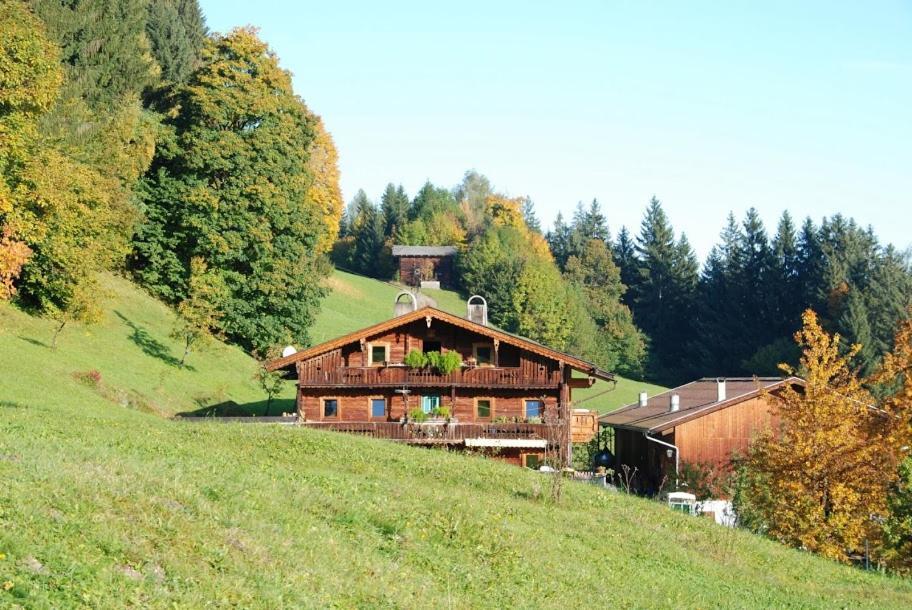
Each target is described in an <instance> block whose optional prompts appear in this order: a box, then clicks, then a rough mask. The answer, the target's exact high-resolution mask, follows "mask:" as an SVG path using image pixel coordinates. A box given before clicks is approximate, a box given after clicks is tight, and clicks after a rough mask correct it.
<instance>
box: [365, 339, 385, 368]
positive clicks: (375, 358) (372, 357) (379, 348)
mask: <svg viewBox="0 0 912 610" xmlns="http://www.w3.org/2000/svg"><path fill="white" fill-rule="evenodd" d="M367 354H368V362H367V365H368V366H380V365H382V364H383V363H384V362H389V344H388V343H371V344H370V345H369V346H368V351H367Z"/></svg>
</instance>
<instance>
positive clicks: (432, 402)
mask: <svg viewBox="0 0 912 610" xmlns="http://www.w3.org/2000/svg"><path fill="white" fill-rule="evenodd" d="M439 408H440V396H422V397H421V410H422V411H424V412H425V413H430V412H431V411H433V410H434V409H439Z"/></svg>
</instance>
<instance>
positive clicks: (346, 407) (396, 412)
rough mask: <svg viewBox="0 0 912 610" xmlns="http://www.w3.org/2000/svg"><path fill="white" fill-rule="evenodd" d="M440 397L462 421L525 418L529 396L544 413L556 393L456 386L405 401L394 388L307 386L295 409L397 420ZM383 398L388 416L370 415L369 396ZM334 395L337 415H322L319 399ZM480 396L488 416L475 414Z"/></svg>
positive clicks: (314, 415) (317, 415)
mask: <svg viewBox="0 0 912 610" xmlns="http://www.w3.org/2000/svg"><path fill="white" fill-rule="evenodd" d="M425 395H428V396H433V395H436V396H440V404H441V406H445V407H448V408H450V411H451V416H452V417H455V418H456V419H458V420H459V421H460V422H463V423H471V422H493V421H494V420H495V419H497V418H501V417H507V418H518V419H520V420H521V419H522V418H523V417H524V413H523V401H524V400H528V399H534V400H541V399H544V402H545V410H546V412H549V413H552V412H555V411H554V410H555V409H556V408H557V401H558V393H557V390H556V389H555V390H553V391H535V392H531V391H522V390H506V389H477V388H456V390H455V396H454V392H453V390H452V388H434V389H432V388H412V393H411V394H410V395H409V397H408V401H407V404H408V406H406V400H405V399H404V398H403V396H402V395H401V394H397V393H396V392H395V391H394V389H393V388H383V389H372V388H345V389H318V390H317V389H309V388H302V389H300V390H299V401H298V412H299V413H300V414H301V415H302V416H303V417H304V420H305V421H342V422H356V421H361V422H366V421H398V420H399V418H400V417H402V416H404V415H406V414H407V413H408V411H410V410H412V409H414V408H416V407H420V406H421V397H422V396H425ZM380 397H383V398H386V400H387V411H388V413H387V415H386V417H382V418H371V417H370V398H380ZM323 398H336V399H338V400H339V416H338V417H335V418H324V417H323V412H322V399H323ZM479 398H488V399H491V400H492V413H491V417H488V418H478V417H476V410H475V404H476V400H477V399H479Z"/></svg>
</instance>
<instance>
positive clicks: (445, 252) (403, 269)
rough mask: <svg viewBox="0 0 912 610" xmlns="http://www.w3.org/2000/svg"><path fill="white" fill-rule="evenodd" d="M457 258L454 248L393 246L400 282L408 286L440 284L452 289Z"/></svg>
mask: <svg viewBox="0 0 912 610" xmlns="http://www.w3.org/2000/svg"><path fill="white" fill-rule="evenodd" d="M455 257H456V248H455V247H452V246H393V258H395V259H396V263H397V269H398V272H399V281H400V282H402V283H403V284H406V285H408V286H420V285H421V283H422V282H439V283H440V287H443V288H446V287H451V286H452V285H453V268H454V261H455Z"/></svg>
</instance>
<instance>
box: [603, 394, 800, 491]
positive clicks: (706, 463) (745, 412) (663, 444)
mask: <svg viewBox="0 0 912 610" xmlns="http://www.w3.org/2000/svg"><path fill="white" fill-rule="evenodd" d="M720 384H723V387H722V388H720V387H719V386H720ZM786 384H791V385H794V386H799V387H800V386H801V384H802V381H801V380H800V379H797V378H786V379H783V378H762V379H733V380H719V379H702V380H698V381H696V382H692V383H690V384H687V385H685V386H681V387H679V388H675V389H673V390H669V391H668V392H665V393H663V394H660V395H658V396H654V397H652V398H649V399H648V401H647V403H646V404H645V405H644V404H640V403H637V404H632V405H628V406H626V407H623V408H622V409H619V410H618V411H615V412H614V413H610V414H608V415H605V416H603V417H601V418H600V422H601V424H602V425H607V426H611V427H613V428H614V455H615V464H616V470H618V471H623V470H624V467H625V466H626V470H627V472H628V473H633V472H634V470H635V471H636V476H635V477H634V479H635V480H634V486H635V487H636V488H637V489H638V490H639V491H641V492H643V493H646V494H652V493H655V492H657V491H658V490H659V488H660V487H661V486H662V483H663V481H665V482H666V483H668V482H673V481H674V479H675V478H676V476H677V474H678V473H676V472H675V468H676V467H683V466H686V465H688V464H690V465H699V466H701V467H706V468H711V469H714V470H719V469H726V468H728V467H730V466H731V463H732V459H733V457H735V456H738V455H744V454H745V453H746V452H747V450H748V447H749V445H750V442H751V440H752V439H753V438H755V437H756V436H757V435H758V434H760V433H762V432H764V431H767V430H769V431H775V430H776V428H777V426H778V418H777V416H776V412H775V408H774V404H773V402H774V401H775V394H776V393H777V392H779V391H781V389H782V388H783V387H784V386H785V385H786ZM672 396H676V397H677V398H676V400H677V404H678V407H677V409H676V410H673V409H672V407H671V397H672ZM676 455H677V460H676Z"/></svg>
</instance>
